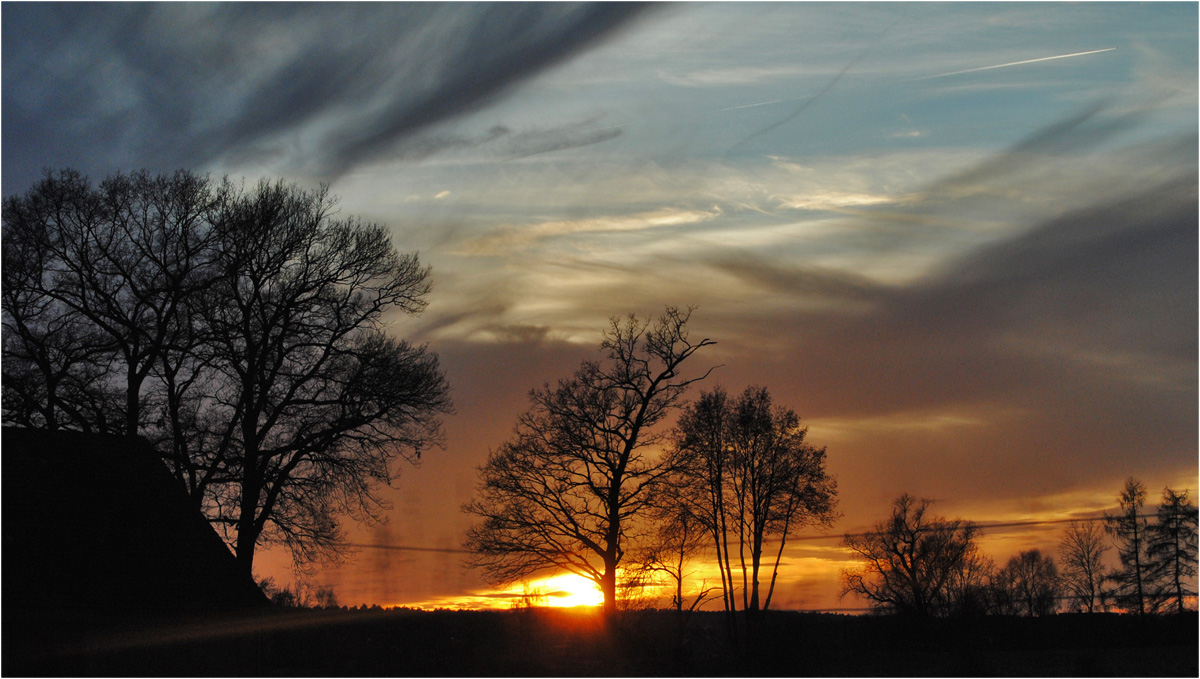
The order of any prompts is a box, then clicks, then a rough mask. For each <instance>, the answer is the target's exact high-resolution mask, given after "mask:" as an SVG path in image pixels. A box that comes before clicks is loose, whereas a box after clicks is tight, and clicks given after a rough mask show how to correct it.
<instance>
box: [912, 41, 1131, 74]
mask: <svg viewBox="0 0 1200 679" xmlns="http://www.w3.org/2000/svg"><path fill="white" fill-rule="evenodd" d="M1115 49H1117V48H1116V47H1106V48H1104V49H1102V50H1092V51H1090V52H1075V53H1073V54H1060V55H1058V56H1054V57H1041V58H1039V59H1026V60H1024V61H1010V62H1009V63H1007V64H996V65H995V66H981V67H980V68H968V69H966V70H964V71H951V72H950V73H939V74H938V75H927V76H925V77H923V78H917V80H931V79H933V78H945V77H947V76H951V75H962V74H963V73H975V72H976V71H990V70H992V69H993V68H1007V67H1009V66H1020V65H1022V64H1033V63H1036V62H1039V61H1050V60H1052V59H1066V58H1069V57H1082V56H1084V55H1086V54H1099V53H1101V52H1111V51H1113V50H1115Z"/></svg>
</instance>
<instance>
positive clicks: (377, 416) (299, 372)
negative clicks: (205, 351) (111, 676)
mask: <svg viewBox="0 0 1200 679" xmlns="http://www.w3.org/2000/svg"><path fill="white" fill-rule="evenodd" d="M335 202H336V201H335V200H334V199H332V198H331V197H330V196H329V195H328V192H327V189H326V188H324V187H322V188H321V189H319V190H317V191H313V192H308V191H303V190H301V189H299V188H298V187H295V186H291V185H285V184H282V183H276V184H268V183H266V182H263V183H260V184H259V185H258V186H257V187H256V188H255V189H254V190H252V191H250V192H248V193H247V194H244V195H242V196H239V197H238V199H237V200H236V201H233V202H232V203H231V204H230V206H229V208H228V209H227V210H226V211H225V212H224V213H223V215H222V219H221V220H220V221H219V222H218V223H217V224H216V231H217V234H216V255H215V257H216V263H217V265H218V267H219V269H220V276H219V278H218V279H217V281H216V283H215V284H214V285H212V286H210V287H209V288H208V289H207V290H206V298H205V301H204V309H205V316H206V318H205V320H206V322H207V324H208V326H209V328H210V332H211V337H212V351H213V354H214V359H213V363H214V365H215V366H216V367H217V369H218V370H219V371H220V373H221V389H220V390H219V391H217V392H216V393H215V394H214V395H213V397H214V400H215V401H216V402H217V403H219V404H220V405H219V407H220V408H221V410H222V412H223V413H224V417H222V418H221V420H220V421H221V422H222V423H223V425H224V428H223V431H222V432H221V435H220V436H219V437H217V441H218V444H217V445H218V448H217V452H216V454H215V455H216V457H217V458H218V459H220V460H221V462H222V465H223V467H224V469H226V470H228V474H229V476H230V477H231V478H232V482H231V483H227V484H224V485H223V486H221V487H220V491H223V494H222V495H220V496H219V497H218V499H217V502H216V505H217V508H218V512H219V518H220V519H222V520H224V521H226V522H227V523H228V524H230V525H232V526H233V527H234V529H235V531H236V540H235V544H234V548H235V553H236V555H237V558H238V561H239V563H241V564H242V566H243V567H244V568H245V569H246V570H249V569H250V568H251V565H252V563H253V559H254V552H255V547H256V546H257V545H258V544H259V542H260V541H261V540H262V539H264V538H265V539H269V540H274V541H279V542H282V543H284V544H286V545H287V546H288V547H289V548H290V549H291V550H292V553H293V555H295V556H296V558H297V559H298V561H301V562H303V561H306V560H310V559H313V558H317V557H319V556H325V555H328V554H330V553H335V552H336V550H337V543H338V541H339V540H340V538H341V531H340V527H339V524H338V516H339V515H340V514H342V513H349V514H351V515H352V516H356V517H359V518H368V519H369V518H375V517H376V516H377V510H378V509H379V508H380V507H381V506H382V505H381V501H380V499H379V497H378V496H377V495H376V494H375V493H374V488H375V484H377V483H384V484H386V483H389V482H390V481H391V480H392V478H393V477H394V474H395V470H394V467H393V462H394V461H395V460H396V459H406V460H409V461H412V460H415V459H417V458H419V457H420V455H421V452H422V451H423V450H424V449H425V448H426V447H428V446H429V445H431V444H432V443H434V442H436V441H438V440H439V438H440V427H439V424H438V419H437V418H438V415H439V414H441V413H445V412H448V411H449V409H450V402H449V398H448V388H447V385H446V382H445V379H444V377H443V375H442V373H441V370H440V368H439V366H438V361H437V356H436V355H434V354H431V353H429V352H428V351H427V350H426V349H425V347H423V346H412V345H409V344H408V343H407V342H403V341H400V340H396V339H394V338H392V337H389V336H388V335H387V334H386V333H385V332H384V330H383V328H384V325H383V315H384V313H386V312H396V311H399V312H402V313H408V314H416V313H419V312H420V311H422V310H423V309H424V307H425V301H424V296H425V295H426V294H427V293H428V291H429V269H428V268H425V267H422V266H421V265H420V264H419V262H418V260H417V256H416V255H415V254H407V255H402V254H399V253H398V252H396V250H395V249H394V248H393V247H392V245H391V242H390V239H389V237H388V235H387V232H386V231H385V230H384V229H383V227H381V226H378V225H373V224H363V223H361V222H359V221H357V220H355V219H352V218H350V219H335V218H333V214H334V210H333V208H334V206H335Z"/></svg>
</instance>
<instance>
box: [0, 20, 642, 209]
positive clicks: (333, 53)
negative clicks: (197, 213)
mask: <svg viewBox="0 0 1200 679" xmlns="http://www.w3.org/2000/svg"><path fill="white" fill-rule="evenodd" d="M643 11H644V7H643V6H642V5H639V4H627V3H617V4H592V5H589V4H583V5H574V4H569V5H568V4H543V3H532V4H523V3H512V4H508V3H506V4H504V5H491V4H473V3H461V4H460V3H453V4H422V3H418V4H407V5H405V4H374V3H369V4H358V5H355V4H345V5H343V4H340V3H339V4H319V3H312V4H310V3H301V4H294V3H270V4H264V5H260V4H247V5H238V4H232V5H197V6H178V5H173V4H157V5H156V4H146V5H143V4H135V5H120V4H117V5H108V4H104V5H85V6H79V5H58V4H45V5H38V4H35V5H22V6H13V7H11V8H6V10H5V15H4V32H5V37H6V39H5V40H4V47H3V49H4V54H3V57H4V102H5V114H6V115H5V116H4V121H3V122H4V135H3V136H4V157H5V163H4V186H5V191H6V192H8V191H14V190H20V189H22V188H23V187H24V186H26V185H28V183H29V182H30V181H31V180H32V179H34V178H36V177H37V176H38V174H39V173H40V170H41V168H42V167H43V166H46V165H50V166H66V165H70V166H85V167H84V168H83V169H85V170H90V171H95V172H98V173H107V172H110V171H113V170H115V169H129V167H130V166H142V165H145V166H149V167H151V168H157V169H170V168H174V167H179V166H184V167H193V168H205V167H210V166H211V165H213V164H214V163H218V162H220V161H222V160H224V159H230V160H234V161H236V162H238V163H249V164H259V165H261V166H266V167H270V168H274V167H287V168H290V169H291V171H292V172H295V171H296V170H297V169H299V170H300V172H301V173H303V174H307V175H308V176H312V177H320V178H325V179H332V178H335V177H337V176H340V175H341V174H343V173H345V172H346V171H348V170H349V169H351V168H353V167H356V166H358V165H360V164H363V163H369V162H373V161H378V160H382V159H386V158H389V157H393V156H394V154H395V149H396V146H397V144H398V142H400V141H402V140H405V139H408V138H411V137H412V136H413V135H414V134H415V133H418V132H421V131H424V130H427V129H429V128H431V127H432V126H434V125H436V124H438V123H441V122H444V121H447V120H450V119H453V118H456V117H458V116H461V115H463V114H466V113H470V112H472V111H475V110H477V109H479V108H480V107H481V106H484V105H487V104H489V103H492V102H494V101H496V100H497V99H498V98H500V97H502V96H503V95H505V94H506V93H507V92H509V91H511V90H512V88H514V87H516V86H517V85H519V84H520V83H522V82H523V81H525V80H527V79H528V78H530V77H531V76H533V75H535V74H537V73H539V72H541V71H543V70H545V69H547V68H550V67H552V66H554V65H556V64H559V63H562V62H564V61H566V60H568V59H570V58H571V57H573V56H575V55H576V54H578V53H579V52H580V51H582V50H584V49H586V48H588V47H590V46H593V45H594V44H596V43H598V42H600V41H602V40H604V39H605V38H606V37H608V36H610V35H612V34H614V33H615V32H616V31H617V30H618V29H620V28H622V27H624V26H627V25H629V24H630V23H632V22H633V21H634V20H635V19H636V18H637V17H639V16H640V15H642V14H643ZM17 36H20V39H19V40H18V39H16V37H17ZM84 50H86V52H87V54H88V57H87V59H73V58H69V56H68V55H70V54H72V53H81V52H83V51H84ZM616 134H619V131H613V130H606V131H603V132H599V131H593V133H592V134H591V136H588V137H580V136H579V134H578V133H576V135H575V136H574V137H563V138H561V139H552V140H545V139H543V140H541V142H540V144H539V143H538V141H537V140H535V139H533V138H527V139H520V138H518V139H517V141H516V142H514V143H515V144H516V145H517V146H518V147H520V148H517V150H516V151H515V152H514V154H516V155H520V154H522V153H545V152H549V151H553V150H556V149H560V148H573V147H576V146H579V145H581V144H586V143H597V142H599V141H603V140H605V139H607V138H611V137H613V136H615V135H616ZM522 145H523V147H522Z"/></svg>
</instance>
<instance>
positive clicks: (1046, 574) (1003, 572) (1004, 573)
mask: <svg viewBox="0 0 1200 679" xmlns="http://www.w3.org/2000/svg"><path fill="white" fill-rule="evenodd" d="M995 587H996V590H997V594H998V595H999V596H998V598H999V600H1000V603H1001V605H1000V612H1002V613H1008V614H1019V615H1027V616H1029V617H1035V616H1039V617H1040V616H1046V615H1050V614H1051V613H1053V612H1054V611H1055V610H1056V609H1057V608H1058V599H1059V591H1060V590H1059V582H1058V567H1057V566H1055V565H1054V559H1051V558H1049V557H1046V556H1043V555H1042V552H1041V550H1038V549H1030V550H1026V551H1023V552H1020V553H1019V554H1017V555H1016V556H1014V557H1012V558H1011V559H1009V560H1008V563H1006V564H1005V565H1004V568H1002V569H1000V571H999V572H998V573H997V574H996V577H995Z"/></svg>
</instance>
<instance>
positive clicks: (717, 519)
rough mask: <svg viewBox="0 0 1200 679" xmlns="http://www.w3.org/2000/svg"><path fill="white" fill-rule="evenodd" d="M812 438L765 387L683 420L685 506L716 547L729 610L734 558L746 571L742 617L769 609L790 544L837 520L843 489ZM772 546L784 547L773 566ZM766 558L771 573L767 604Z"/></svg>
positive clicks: (680, 452)
mask: <svg viewBox="0 0 1200 679" xmlns="http://www.w3.org/2000/svg"><path fill="white" fill-rule="evenodd" d="M807 433H808V428H807V427H803V426H801V425H800V418H799V416H798V415H796V413H795V411H793V410H790V409H787V408H783V407H776V406H774V405H773V404H772V401H771V395H770V393H769V392H768V391H767V389H765V388H756V387H750V388H747V389H746V390H745V391H744V392H743V393H742V395H741V396H739V397H738V398H737V399H734V400H730V399H729V398H728V397H727V396H726V395H725V393H724V392H723V391H722V390H720V389H717V390H714V391H713V392H709V393H706V394H703V395H701V398H700V400H699V401H698V402H697V403H696V404H694V405H693V406H691V407H689V408H688V409H687V411H686V412H685V413H684V415H683V417H681V418H680V421H679V423H678V425H677V427H676V431H675V436H674V445H673V452H672V465H673V467H674V468H675V469H676V470H677V476H678V478H679V480H680V483H682V484H683V485H684V487H685V488H687V490H686V491H685V492H683V493H681V498H682V501H683V502H684V503H685V504H686V505H688V506H690V511H691V512H692V514H693V515H694V516H696V517H697V518H699V519H701V520H703V521H704V522H705V524H706V527H707V528H708V530H709V532H710V535H711V536H712V538H713V540H714V546H715V547H716V550H717V554H718V559H719V561H720V562H721V570H722V574H723V580H724V582H723V584H724V585H725V590H726V596H725V605H726V608H727V610H730V611H732V610H734V609H735V608H736V601H735V599H734V596H733V590H734V580H733V568H732V564H731V556H732V555H731V552H736V554H737V559H738V567H739V570H740V572H741V580H742V587H741V591H742V610H745V611H748V612H751V613H753V612H755V611H758V610H766V609H767V608H769V607H770V604H771V596H772V595H773V594H774V591H775V584H776V580H777V577H778V574H779V564H780V561H781V559H782V556H783V551H784V548H785V547H786V545H787V540H788V538H789V537H790V536H792V535H794V534H795V533H796V532H797V531H798V530H800V529H801V528H803V527H805V526H810V525H823V526H828V525H830V524H831V523H832V521H833V519H834V518H836V516H837V514H836V512H835V511H834V507H835V506H836V503H837V499H836V498H837V484H836V483H835V481H834V480H833V479H832V478H831V477H830V476H829V475H828V474H827V473H826V471H825V449H824V448H816V447H815V446H812V445H811V444H809V443H808V441H807V440H806V436H807ZM768 540H771V541H776V540H777V541H778V548H777V549H776V551H775V554H774V555H773V556H774V558H773V560H772V559H771V555H766V554H765V548H766V544H767V542H768ZM764 556H766V557H767V559H768V564H769V566H767V567H769V569H770V584H769V586H768V588H767V592H766V595H765V597H763V596H762V595H761V593H760V583H761V577H762V575H763V569H764V566H765V564H764V563H763V557H764Z"/></svg>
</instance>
